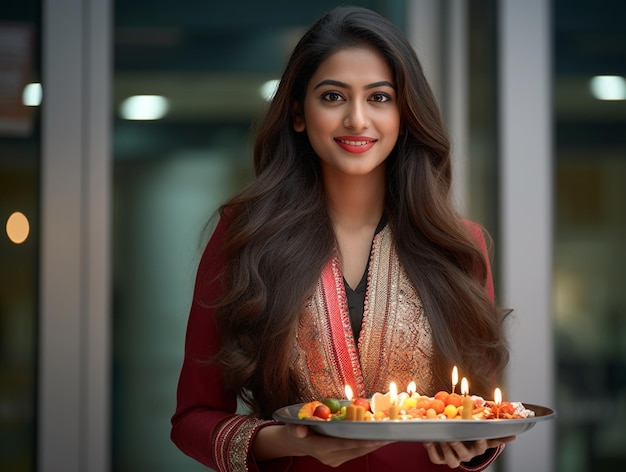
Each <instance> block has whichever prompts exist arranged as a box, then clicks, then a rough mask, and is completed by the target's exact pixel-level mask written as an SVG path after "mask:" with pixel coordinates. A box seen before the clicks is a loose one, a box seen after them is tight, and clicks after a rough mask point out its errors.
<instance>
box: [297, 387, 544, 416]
mask: <svg viewBox="0 0 626 472" xmlns="http://www.w3.org/2000/svg"><path fill="white" fill-rule="evenodd" d="M346 403H347V404H346ZM469 408H471V414H470V413H469V412H468V409H469ZM533 416H535V413H534V412H533V411H532V410H529V409H527V408H526V407H525V406H524V405H523V404H522V403H521V402H508V401H501V402H497V403H496V402H495V401H491V400H485V399H484V398H482V397H480V396H477V395H471V396H470V395H460V394H458V393H448V392H445V391H441V392H438V393H437V394H436V395H435V396H434V397H428V396H424V395H418V394H416V393H413V394H408V393H406V392H403V393H400V394H398V395H397V396H396V395H390V394H389V393H386V394H381V393H375V394H374V395H373V396H372V397H371V398H370V399H369V400H366V399H363V398H355V399H354V400H352V401H348V402H346V401H343V402H342V401H340V400H337V399H335V398H326V399H324V400H323V401H312V402H307V403H304V404H303V405H302V407H301V408H300V410H299V412H298V418H299V419H308V420H320V421H407V420H455V419H459V420H460V419H467V420H472V419H473V420H495V419H501V420H502V419H506V420H509V419H520V418H529V417H533Z"/></svg>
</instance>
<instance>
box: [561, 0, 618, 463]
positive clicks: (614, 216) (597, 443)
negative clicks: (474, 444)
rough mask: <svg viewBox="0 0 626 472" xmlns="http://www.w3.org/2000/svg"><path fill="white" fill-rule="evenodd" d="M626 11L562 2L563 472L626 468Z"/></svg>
mask: <svg viewBox="0 0 626 472" xmlns="http://www.w3.org/2000/svg"><path fill="white" fill-rule="evenodd" d="M625 17H626V4H625V3H624V2H617V1H600V2H594V4H593V7H590V5H589V3H588V2H581V1H576V2H572V1H567V0H555V1H554V31H555V35H554V72H555V74H554V113H555V132H556V134H555V144H556V161H555V164H554V170H555V171H554V176H555V182H554V186H555V187H554V189H555V194H554V205H555V218H556V221H555V231H554V325H555V330H556V343H555V345H556V361H557V383H556V388H557V391H556V406H557V409H558V411H559V419H558V451H557V460H558V470H560V471H568V472H572V471H574V472H575V471H588V470H602V471H618V470H624V469H625V468H626V450H625V449H624V438H625V437H626V296H625V293H626V292H625V291H624V280H626V249H625V245H624V241H626V205H624V202H626V187H625V186H624V182H625V181H626V133H625V132H624V129H625V126H626V101H624V100H626V78H625V77H626V24H625V23H624V21H623V19H624V18H625Z"/></svg>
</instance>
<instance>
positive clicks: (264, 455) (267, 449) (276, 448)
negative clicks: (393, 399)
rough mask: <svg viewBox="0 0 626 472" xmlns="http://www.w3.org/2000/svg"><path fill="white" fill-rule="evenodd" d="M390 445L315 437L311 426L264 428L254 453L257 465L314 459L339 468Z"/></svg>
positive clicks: (385, 442)
mask: <svg viewBox="0 0 626 472" xmlns="http://www.w3.org/2000/svg"><path fill="white" fill-rule="evenodd" d="M387 444H391V442H390V441H362V440H356V439H340V438H331V437H327V436H322V435H319V434H316V433H315V432H313V431H312V430H311V429H309V427H308V426H304V425H295V424H286V425H274V426H266V427H265V428H262V429H261V430H260V431H259V432H258V433H257V435H256V438H255V440H254V444H253V451H254V455H255V457H256V460H257V461H263V460H269V459H276V458H278V457H285V456H311V457H314V458H315V459H317V460H318V461H320V462H321V463H322V464H325V465H328V466H331V467H337V466H340V465H341V464H343V463H344V462H348V461H350V460H352V459H356V458H357V457H361V456H364V455H365V454H369V453H370V452H373V451H375V450H376V449H378V448H380V447H382V446H385V445H387Z"/></svg>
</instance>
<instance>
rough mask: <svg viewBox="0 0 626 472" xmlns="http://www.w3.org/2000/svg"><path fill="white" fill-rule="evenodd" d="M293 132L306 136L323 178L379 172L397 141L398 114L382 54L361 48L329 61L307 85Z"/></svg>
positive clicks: (392, 85)
mask: <svg viewBox="0 0 626 472" xmlns="http://www.w3.org/2000/svg"><path fill="white" fill-rule="evenodd" d="M294 129H295V130H296V131H298V132H302V131H306V133H307V136H308V138H309V141H310V143H311V146H312V147H313V150H314V151H315V152H316V154H317V155H318V156H319V158H320V160H321V165H322V170H323V172H324V173H325V174H326V175H329V174H336V173H339V174H343V175H354V176H358V175H367V174H370V173H372V172H380V171H381V170H382V171H384V163H385V160H386V159H387V156H389V154H390V153H391V151H392V149H393V148H394V146H395V144H396V141H397V139H398V134H399V131H400V111H399V109H398V104H397V98H396V90H395V85H394V82H393V74H392V72H391V69H390V68H389V66H388V65H387V62H386V61H385V59H384V57H383V56H382V54H380V53H379V52H378V51H376V50H375V49H373V48H370V47H366V46H363V47H351V48H346V49H341V50H339V51H337V52H335V53H334V54H332V55H331V56H329V57H328V59H326V60H325V61H324V62H322V63H321V65H320V66H319V68H318V69H317V71H316V72H315V74H314V75H313V76H312V77H311V80H310V81H309V84H308V87H307V90H306V95H305V98H304V109H303V110H299V113H297V114H296V119H295V121H294ZM381 175H384V172H383V173H382V174H381Z"/></svg>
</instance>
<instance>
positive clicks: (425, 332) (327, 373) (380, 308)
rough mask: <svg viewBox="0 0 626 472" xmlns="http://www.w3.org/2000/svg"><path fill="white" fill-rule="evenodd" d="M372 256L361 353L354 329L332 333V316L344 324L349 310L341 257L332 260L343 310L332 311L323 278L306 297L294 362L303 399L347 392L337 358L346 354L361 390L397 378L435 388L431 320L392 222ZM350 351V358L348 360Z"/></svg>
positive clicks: (381, 387) (367, 391)
mask: <svg viewBox="0 0 626 472" xmlns="http://www.w3.org/2000/svg"><path fill="white" fill-rule="evenodd" d="M370 257H371V259H370V268H369V274H368V288H367V294H366V301H365V307H364V314H363V328H362V330H361V336H360V339H359V340H358V345H359V350H358V355H359V356H358V357H356V356H357V350H356V347H355V342H354V340H353V339H352V336H351V332H350V333H346V336H345V339H342V340H338V338H337V337H335V338H333V337H332V334H331V326H330V322H329V320H330V319H332V316H340V317H341V322H342V323H344V324H345V321H346V320H347V319H348V316H349V315H348V314H347V307H345V306H344V305H345V303H344V304H343V305H342V303H341V302H342V300H343V301H345V292H344V287H343V281H342V278H341V277H340V275H341V274H340V272H337V271H339V266H338V263H337V261H336V259H333V260H332V261H331V264H333V265H332V268H333V270H334V274H333V275H335V290H336V296H337V297H339V299H340V300H339V301H340V304H339V306H340V310H341V313H339V314H332V316H329V311H328V310H329V307H328V306H327V303H326V301H325V299H324V286H323V283H322V280H321V279H320V281H319V282H318V285H317V288H316V290H315V293H314V294H313V295H312V296H311V298H310V299H309V300H308V302H307V303H306V306H305V308H304V310H303V313H302V315H301V317H300V324H299V327H298V333H297V337H296V343H295V350H296V361H295V368H296V370H297V372H298V375H299V377H300V379H301V382H302V384H303V385H304V389H303V391H302V401H310V400H314V399H319V398H322V397H326V396H333V397H338V398H343V397H344V390H343V389H344V385H343V383H342V377H341V375H340V372H341V368H340V366H338V365H337V362H338V359H343V360H344V362H343V364H342V365H343V367H344V368H346V366H347V368H348V369H349V368H350V363H351V364H352V366H351V368H352V369H353V370H354V377H355V378H356V383H357V387H358V389H359V390H362V391H361V392H360V393H358V394H361V395H366V396H370V395H372V394H373V393H374V392H377V391H378V392H386V391H387V390H388V387H389V382H390V381H392V380H393V381H395V382H396V383H397V384H398V386H399V387H400V388H402V386H406V385H408V383H409V382H411V381H414V382H415V383H416V384H417V388H418V391H419V392H421V393H425V392H428V391H429V390H430V386H431V384H432V371H431V366H430V358H431V356H432V333H431V329H430V324H429V323H428V320H427V318H426V315H425V313H424V308H423V306H422V303H421V300H420V298H419V296H418V294H417V293H416V291H415V289H414V288H413V286H412V284H411V283H410V281H409V279H408V277H407V275H406V273H405V271H404V269H403V268H402V265H401V263H400V261H399V259H398V256H397V254H396V252H395V247H394V245H393V238H392V234H391V230H390V229H389V227H388V226H387V227H385V228H384V229H383V230H382V231H381V232H380V233H379V234H378V235H377V236H376V237H375V239H374V244H373V246H372V254H371V256H370ZM337 274H338V275H339V277H337ZM342 297H344V298H343V299H342ZM346 352H347V353H348V358H349V361H346V360H345V353H346ZM341 354H343V355H344V356H343V357H342V355H341ZM353 387H354V386H353Z"/></svg>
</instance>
